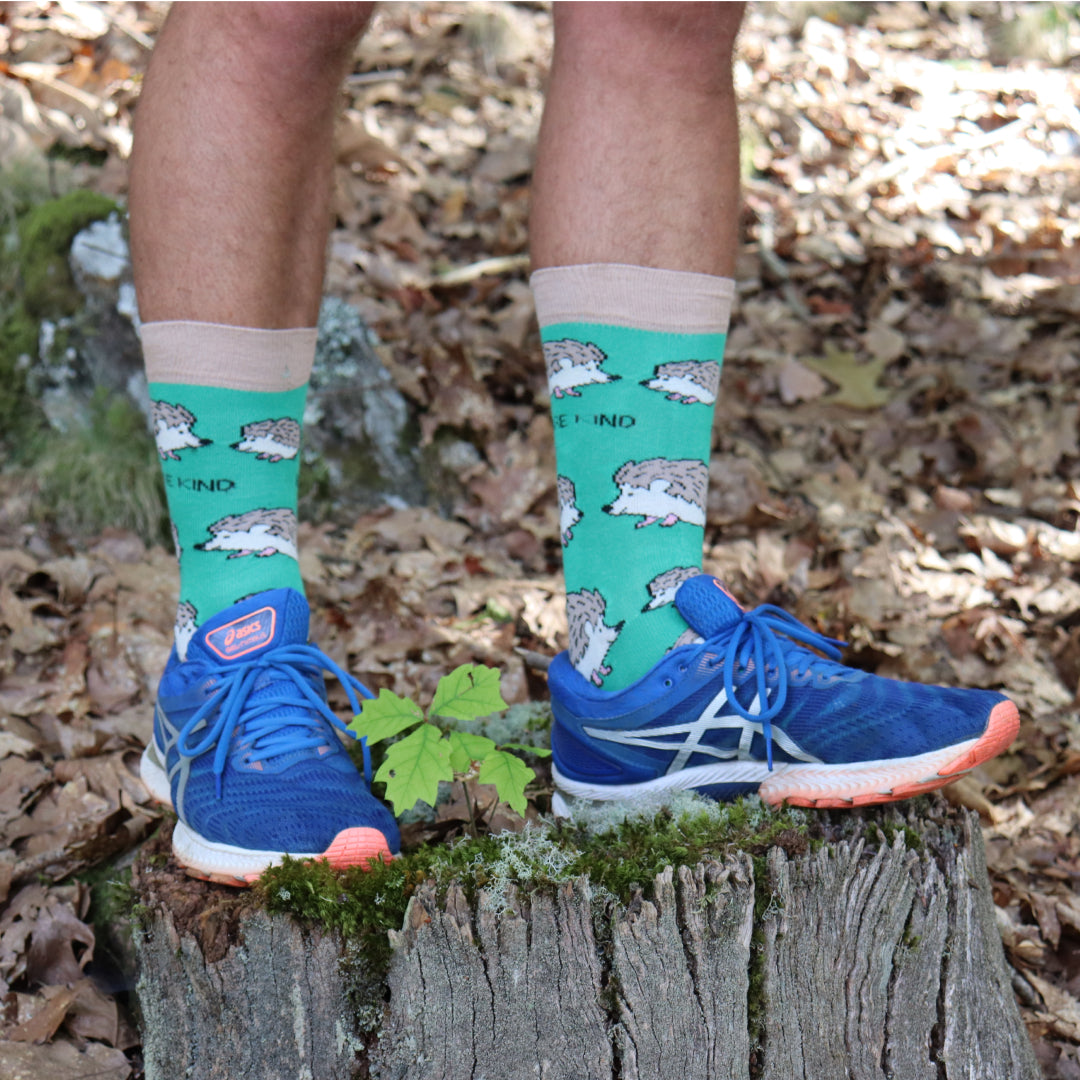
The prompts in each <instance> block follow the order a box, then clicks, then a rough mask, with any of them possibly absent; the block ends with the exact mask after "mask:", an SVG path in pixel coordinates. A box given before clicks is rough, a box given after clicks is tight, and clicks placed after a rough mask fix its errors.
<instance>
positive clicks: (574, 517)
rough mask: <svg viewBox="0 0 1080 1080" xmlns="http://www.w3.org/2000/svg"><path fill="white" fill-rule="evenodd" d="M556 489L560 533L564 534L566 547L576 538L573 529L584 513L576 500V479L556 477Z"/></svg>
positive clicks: (563, 540)
mask: <svg viewBox="0 0 1080 1080" xmlns="http://www.w3.org/2000/svg"><path fill="white" fill-rule="evenodd" d="M555 491H556V493H557V494H558V496H559V534H560V535H561V536H562V546H563V547H566V545H567V544H569V543H570V541H571V540H573V538H574V532H573V529H574V526H575V525H576V524H577V523H578V522H579V521H580V520H581V518H582V513H581V511H580V510H579V509H578V506H577V502H576V501H575V500H576V498H577V492H576V490H575V488H574V481H573V480H571V479H570V477H569V476H557V477H556V478H555Z"/></svg>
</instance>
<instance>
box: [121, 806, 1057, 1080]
mask: <svg viewBox="0 0 1080 1080" xmlns="http://www.w3.org/2000/svg"><path fill="white" fill-rule="evenodd" d="M869 820H873V819H872V818H870V819H869ZM920 827H921V828H922V835H923V839H924V847H923V848H922V849H921V850H920V851H911V850H909V849H907V848H906V847H905V846H904V842H903V838H902V836H900V835H898V836H897V838H896V840H895V842H894V843H893V844H891V845H888V844H882V845H881V846H880V847H879V848H878V849H877V850H876V851H873V852H869V851H867V850H866V849H865V847H864V844H863V842H862V841H861V840H847V841H840V842H837V843H833V844H828V845H825V846H823V847H821V848H820V849H819V850H817V851H816V852H811V853H805V854H801V855H793V856H789V855H786V854H785V853H784V852H783V851H782V850H780V849H779V848H774V849H773V850H772V851H771V852H769V854H768V856H767V859H766V860H765V864H764V874H763V877H762V880H759V881H757V882H756V883H755V880H754V873H753V862H752V860H751V858H750V857H749V856H748V855H746V854H740V855H737V856H732V857H729V858H728V859H727V860H726V861H725V862H722V863H721V862H705V863H703V864H701V865H698V866H696V867H680V868H679V869H678V870H677V871H674V872H673V871H672V870H667V871H665V872H664V873H662V874H660V875H659V876H658V877H657V879H656V881H655V882H654V884H653V888H652V890H651V892H650V894H649V896H648V897H647V898H646V897H645V896H638V897H637V898H636V899H634V900H633V901H632V902H631V903H630V904H629V905H628V906H625V907H624V906H621V905H615V904H599V903H597V902H596V900H595V897H594V896H593V893H592V890H591V887H590V884H589V882H588V881H586V880H584V879H580V880H577V881H574V882H572V883H568V884H566V885H563V886H561V887H559V888H558V889H557V890H556V891H555V892H554V893H551V892H550V891H548V892H545V891H535V892H526V891H523V892H521V893H520V894H513V895H511V896H509V897H498V898H496V897H493V896H490V895H485V894H484V893H481V894H480V895H479V896H478V897H477V900H476V902H475V904H470V902H469V901H468V900H467V898H466V895H465V893H464V891H463V890H462V889H460V888H458V887H456V886H453V887H451V888H450V890H449V892H448V893H447V895H446V896H445V898H444V899H443V900H442V901H441V902H440V901H439V899H438V897H437V896H436V892H435V890H434V888H433V887H431V886H425V887H422V888H420V889H419V890H417V892H416V893H415V895H414V896H413V898H412V900H411V902H410V904H409V908H408V912H407V914H406V917H405V922H404V926H403V927H402V929H401V930H400V931H399V932H397V933H394V934H391V940H392V944H393V958H392V961H391V965H390V970H389V973H388V976H387V978H386V984H385V994H383V995H377V996H376V1002H377V1007H376V1008H375V1009H374V1011H372V1010H371V1009H370V1008H369V1010H368V1011H367V1013H366V1014H365V1013H364V1010H362V1009H361V1010H358V1008H357V1003H358V1000H359V999H360V998H362V997H363V996H364V995H363V994H359V995H358V994H356V993H355V990H356V987H357V986H359V985H361V984H363V983H364V981H365V979H367V980H368V981H369V982H370V979H371V972H370V970H367V971H365V960H364V957H363V956H360V955H356V950H350V949H349V947H348V946H347V945H346V943H344V942H343V941H341V939H340V938H339V937H338V936H337V935H335V934H330V933H321V932H319V931H317V930H314V929H310V928H308V929H304V928H301V927H299V926H298V925H296V924H295V923H294V922H293V921H292V920H290V919H288V918H286V917H284V916H268V915H267V914H265V913H264V912H261V911H259V910H257V909H255V908H253V907H251V906H250V905H249V906H248V907H247V910H245V911H244V912H243V913H241V914H240V915H239V916H238V924H237V926H236V927H234V928H233V929H232V930H231V931H230V933H224V932H223V931H222V930H221V928H220V927H218V928H217V929H216V930H214V931H213V932H208V931H207V930H206V928H205V927H203V928H201V929H202V931H203V934H202V936H203V939H204V945H203V946H200V944H198V942H197V941H196V937H197V936H198V930H199V929H200V928H199V927H198V925H197V923H198V920H197V919H195V920H193V918H192V907H191V905H190V904H189V905H187V910H186V911H185V912H183V913H182V914H181V915H180V916H178V915H177V913H176V911H175V910H174V909H175V902H170V901H169V900H168V898H167V897H163V895H162V893H161V892H160V890H156V891H155V890H151V892H152V895H150V896H148V897H147V906H148V913H147V915H146V916H145V920H144V923H145V925H144V932H143V933H142V934H141V935H139V941H138V951H139V956H140V963H141V971H140V977H139V983H138V996H139V1001H140V1004H141V1006H142V1012H143V1020H144V1040H145V1041H144V1052H145V1060H146V1076H147V1080H166V1078H168V1080H171V1078H173V1077H180V1076H185V1077H191V1078H193V1080H201V1078H207V1080H216V1078H219V1077H221V1078H224V1077H228V1078H229V1080H244V1078H248V1077H251V1078H255V1077H258V1078H259V1080H276V1078H278V1077H280V1078H282V1080H285V1078H288V1080H295V1078H296V1077H313V1078H317V1080H323V1078H327V1080H336V1078H338V1077H341V1078H349V1080H352V1078H361V1077H366V1076H373V1077H380V1078H387V1080H390V1078H392V1080H413V1078H417V1080H419V1078H421V1077H423V1078H440V1080H442V1078H446V1080H457V1078H461V1080H466V1078H469V1080H479V1078H489V1080H496V1078H498V1080H516V1078H518V1077H521V1078H524V1077H529V1078H535V1077H539V1078H541V1080H545V1078H551V1080H554V1078H582V1080H585V1078H589V1080H591V1078H594V1077H595V1078H604V1080H608V1078H611V1080H614V1078H615V1077H619V1078H621V1080H630V1078H637V1077H641V1078H646V1077H647V1078H657V1080H668V1078H670V1080H693V1078H697V1077H701V1078H723V1080H739V1078H744V1080H749V1078H750V1076H751V1070H752V1069H753V1075H755V1076H761V1077H764V1078H767V1080H834V1078H835V1080H841V1078H842V1080H885V1078H891V1077H896V1078H902V1080H923V1078H925V1080H961V1078H964V1080H969V1078H970V1080H974V1078H981V1080H985V1078H986V1077H994V1078H995V1080H1013V1078H1015V1080H1036V1078H1038V1076H1039V1070H1038V1067H1037V1065H1036V1063H1035V1058H1034V1055H1033V1053H1032V1051H1031V1046H1030V1043H1029V1041H1028V1038H1027V1033H1026V1031H1025V1029H1024V1026H1023V1024H1022V1022H1021V1020H1020V1016H1019V1013H1018V1011H1017V1009H1016V1006H1015V1003H1014V1001H1013V997H1012V991H1011V988H1010V981H1009V973H1008V969H1007V967H1006V964H1005V960H1004V955H1003V953H1002V949H1001V942H1000V939H999V937H998V934H997V930H996V926H995V921H994V908H993V902H992V899H991V896H990V889H989V883H988V881H987V877H986V868H985V858H984V854H983V847H982V838H981V833H980V832H979V828H978V823H977V821H976V820H975V819H974V818H973V817H972V816H971V815H968V814H966V813H959V814H955V815H953V816H952V818H951V819H947V820H945V821H944V823H941V824H935V823H934V822H925V823H921V825H920ZM759 867H760V864H759ZM178 888H179V889H181V890H182V888H183V886H179V887H178ZM172 895H173V896H174V897H175V896H176V895H180V893H179V892H174V893H173V894H172ZM207 895H208V896H209V895H211V894H207ZM755 904H756V905H757V910H758V915H757V918H756V921H755ZM178 919H179V924H181V925H183V926H184V929H183V930H180V929H178ZM229 942H232V943H231V944H230V943H229ZM369 1001H370V998H369Z"/></svg>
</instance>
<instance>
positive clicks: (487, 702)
mask: <svg viewBox="0 0 1080 1080" xmlns="http://www.w3.org/2000/svg"><path fill="white" fill-rule="evenodd" d="M505 708H507V704H506V702H505V701H503V699H502V694H500V693H499V672H498V671H497V670H496V669H495V668H490V667H484V666H483V665H481V664H462V665H461V667H458V668H455V669H454V670H453V671H451V672H450V674H449V675H444V676H443V677H442V678H441V679H440V680H439V685H438V686H437V687H436V688H435V697H434V698H432V701H431V709H430V710H429V712H430V714H431V715H432V716H445V717H449V718H450V719H452V720H475V719H476V718H477V717H480V716H490V715H491V714H492V713H494V712H499V711H500V710H502V709H505Z"/></svg>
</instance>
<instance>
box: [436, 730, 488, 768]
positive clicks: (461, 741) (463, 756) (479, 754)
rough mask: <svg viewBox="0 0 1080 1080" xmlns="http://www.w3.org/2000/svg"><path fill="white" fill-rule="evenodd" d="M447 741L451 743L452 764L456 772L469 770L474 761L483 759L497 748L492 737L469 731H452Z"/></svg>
mask: <svg viewBox="0 0 1080 1080" xmlns="http://www.w3.org/2000/svg"><path fill="white" fill-rule="evenodd" d="M447 741H448V742H449V743H450V764H451V765H452V766H453V767H454V772H456V773H466V772H468V771H469V770H470V769H471V768H472V763H473V762H474V761H483V760H484V758H486V757H487V756H488V754H490V753H491V751H492V750H494V749H495V743H494V741H493V740H492V739H488V738H486V737H485V736H483V735H473V734H472V733H471V732H469V731H451V732H450V734H449V735H448V736H447Z"/></svg>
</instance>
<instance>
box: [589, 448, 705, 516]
mask: <svg viewBox="0 0 1080 1080" xmlns="http://www.w3.org/2000/svg"><path fill="white" fill-rule="evenodd" d="M613 479H614V481H615V483H616V484H617V485H618V488H619V496H618V498H617V499H616V500H615V501H614V502H612V503H609V504H608V505H607V506H605V507H604V508H603V509H604V512H605V513H608V514H612V515H618V514H630V515H636V516H639V517H640V518H641V519H642V520H641V521H639V522H638V523H637V525H636V528H639V529H642V528H644V527H645V526H646V525H652V524H653V522H654V521H659V522H660V524H661V525H663V526H669V527H670V526H672V525H674V524H675V523H676V522H679V521H682V522H685V523H686V524H687V525H701V526H704V524H705V491H706V488H707V487H708V482H709V469H708V467H707V466H706V464H705V463H704V462H703V461H698V460H697V459H696V458H685V459H676V460H673V461H671V460H668V459H667V458H649V459H647V460H646V461H627V462H626V463H625V464H623V465H621V466H620V467H619V469H618V471H617V472H616V473H615V475H614V477H613Z"/></svg>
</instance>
